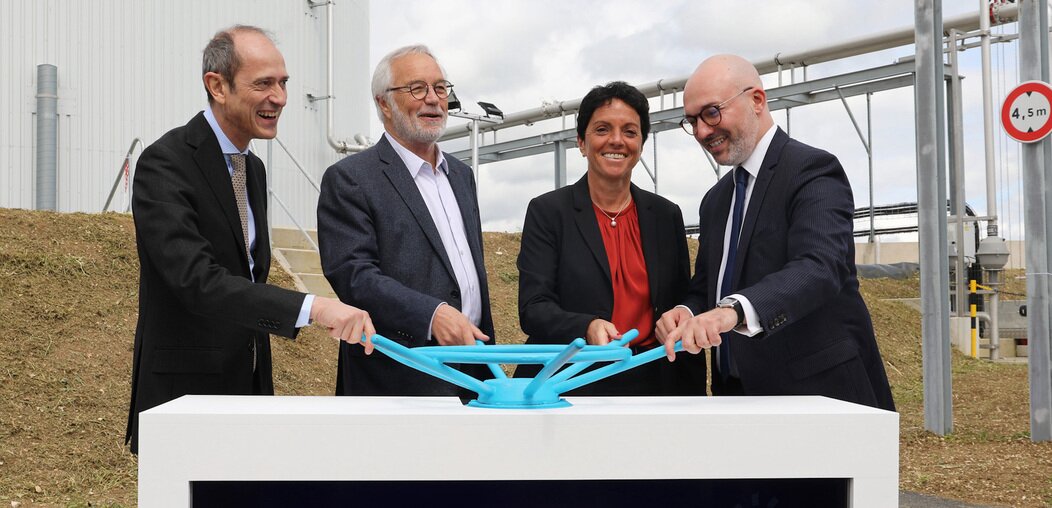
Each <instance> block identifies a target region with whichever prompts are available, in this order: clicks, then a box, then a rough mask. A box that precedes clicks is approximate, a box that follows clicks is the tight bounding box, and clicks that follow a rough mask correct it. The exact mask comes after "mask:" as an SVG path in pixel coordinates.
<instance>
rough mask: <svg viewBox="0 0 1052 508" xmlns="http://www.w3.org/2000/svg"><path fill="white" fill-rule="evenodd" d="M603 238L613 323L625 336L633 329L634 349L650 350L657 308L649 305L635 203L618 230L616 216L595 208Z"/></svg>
mask: <svg viewBox="0 0 1052 508" xmlns="http://www.w3.org/2000/svg"><path fill="white" fill-rule="evenodd" d="M592 208H593V209H594V210H595V218H596V220H598V221H599V233H600V234H601V235H602V236H603V247H605V248H606V259H607V261H609V262H610V281H611V282H612V283H613V289H614V313H613V318H612V319H611V322H613V323H614V326H616V327H617V331H619V332H621V333H625V332H627V331H628V330H631V329H633V328H635V329H637V330H639V337H638V338H636V339H635V340H633V341H632V345H633V346H647V345H651V344H653V343H655V342H656V341H655V340H654V308H653V306H651V305H650V280H649V279H648V278H647V263H646V260H645V259H644V258H643V240H642V237H641V236H640V234H639V214H638V213H637V211H636V203H635V202H634V201H633V202H632V203H631V204H629V205H628V208H625V210H624V211H623V212H621V215H618V216H617V226H611V225H610V217H613V216H614V214H615V212H609V211H608V213H607V214H606V215H604V214H603V211H602V210H601V209H600V208H599V207H598V206H596V205H595V203H593V204H592Z"/></svg>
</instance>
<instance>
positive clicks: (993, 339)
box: [986, 270, 1001, 360]
mask: <svg viewBox="0 0 1052 508" xmlns="http://www.w3.org/2000/svg"><path fill="white" fill-rule="evenodd" d="M1000 276H1001V270H990V271H988V272H987V278H986V281H987V282H986V283H987V284H988V285H989V286H990V289H992V291H990V300H989V302H990V308H989V309H987V311H986V312H987V313H988V314H990V359H991V360H998V359H1000V357H1001V327H1000V324H999V323H998V319H999V318H998V314H999V313H1000V311H999V308H1000V306H1001V298H1000V296H999V295H1000V293H999V291H998V288H999V287H1000V284H1001V280H1000Z"/></svg>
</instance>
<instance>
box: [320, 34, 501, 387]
mask: <svg viewBox="0 0 1052 508" xmlns="http://www.w3.org/2000/svg"><path fill="white" fill-rule="evenodd" d="M452 89H453V84H452V83H450V82H449V81H447V80H446V78H445V72H444V71H443V70H442V67H441V66H440V65H439V64H438V61H437V60H436V59H435V57H434V56H433V55H432V54H431V52H430V50H428V48H427V47H425V46H419V45H417V46H406V47H403V48H399V49H396V50H395V51H392V52H391V53H389V54H388V55H387V56H385V57H384V58H383V59H382V60H381V61H380V63H379V64H377V66H376V70H375V71H374V73H373V80H372V93H373V100H374V102H375V104H376V112H377V115H378V116H379V117H380V120H381V121H382V122H383V124H384V131H385V132H384V135H383V137H382V138H381V139H380V141H379V142H378V143H377V144H376V145H375V146H373V147H371V148H369V149H368V150H365V151H364V152H361V153H358V154H354V155H351V156H349V157H347V158H345V159H343V160H341V161H340V162H338V163H336V164H335V165H333V166H331V167H330V168H329V169H328V170H327V171H326V173H325V176H324V178H323V179H322V184H321V197H320V198H319V201H318V243H319V246H320V247H321V261H322V266H323V268H324V270H325V276H326V278H328V280H329V283H330V284H332V287H333V289H334V290H335V291H336V294H337V295H339V297H340V299H341V300H343V301H344V302H354V305H356V306H358V307H360V308H362V309H365V310H366V311H368V312H369V313H370V315H371V316H372V318H373V323H374V324H375V326H376V330H377V333H379V334H381V335H384V336H386V337H387V338H390V339H392V340H396V341H398V342H400V343H402V344H403V345H405V346H408V347H418V346H425V345H427V346H433V345H443V346H445V345H458V344H474V343H475V341H476V340H489V338H491V337H492V336H493V320H492V317H491V316H490V305H489V289H488V287H487V283H486V270H485V268H484V266H483V257H482V227H481V223H480V221H479V212H478V199H477V196H476V190H475V181H474V178H473V176H472V174H471V168H469V167H468V166H466V165H464V164H463V163H462V162H460V161H458V160H457V159H455V158H453V157H452V156H450V155H448V154H444V153H442V151H441V150H439V148H438V145H437V141H438V138H439V137H440V136H441V135H442V133H443V131H444V130H445V127H446V118H447V108H448V104H447V98H448V97H449V93H450V92H451V91H452ZM346 346H348V347H344V346H341V347H340V359H339V367H338V370H339V372H338V374H337V382H336V394H337V395H410V396H427V395H468V394H466V393H463V391H462V390H461V389H460V388H458V387H456V386H454V385H452V384H449V383H446V382H444V381H440V380H438V379H436V378H434V377H431V376H429V375H427V374H423V373H420V372H417V371H416V370H414V369H411V368H408V367H405V366H403V365H401V364H399V363H397V362H395V361H394V360H391V359H390V358H388V357H386V356H384V355H371V356H366V355H365V351H364V349H363V348H362V346H360V345H354V346H353V347H350V346H351V345H350V344H346ZM454 367H456V368H460V369H461V370H464V371H465V372H468V373H470V374H471V375H473V376H475V377H479V378H485V377H487V376H489V374H488V372H489V371H488V370H487V369H486V368H485V367H484V366H481V365H463V366H456V365H454Z"/></svg>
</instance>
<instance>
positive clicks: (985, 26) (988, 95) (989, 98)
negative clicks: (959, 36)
mask: <svg viewBox="0 0 1052 508" xmlns="http://www.w3.org/2000/svg"><path fill="white" fill-rule="evenodd" d="M989 12H990V0H979V31H980V32H981V35H980V36H979V41H980V45H979V48H980V53H981V55H982V82H983V147H984V150H985V152H986V215H989V216H991V217H993V219H991V220H990V222H987V223H986V235H987V236H997V169H996V168H995V167H994V99H993V83H992V81H993V78H992V77H991V74H990V61H991V60H990V16H988V15H984V14H988V13H989Z"/></svg>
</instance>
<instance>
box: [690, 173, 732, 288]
mask: <svg viewBox="0 0 1052 508" xmlns="http://www.w3.org/2000/svg"><path fill="white" fill-rule="evenodd" d="M712 197H713V199H714V200H715V201H714V202H713V204H712V208H711V210H712V212H713V213H710V214H708V215H709V216H710V217H711V219H710V220H709V221H708V222H705V223H703V224H702V225H701V227H702V233H701V236H700V237H699V238H698V240H699V242H700V245H699V246H698V249H699V251H698V256H701V249H705V251H706V257H705V260H706V261H707V263H706V265H705V270H706V272H705V273H707V274H710V275H709V277H708V279H707V280H708V288H707V290H708V293H709V294H708V297H709V301H710V302H713V303H715V302H716V300H717V299H718V298H716V284H718V281H719V280H720V277H719V273H720V263H722V262H723V237H724V236H726V232H727V218H728V217H729V215H730V210H731V199H732V198H733V197H734V173H733V172H728V173H727V174H725V175H723V177H721V178H720V179H719V180H718V181H717V182H716V185H715V188H714V189H713V190H712ZM700 220H702V221H704V220H705V214H704V211H703V213H702V216H701V219H700Z"/></svg>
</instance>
